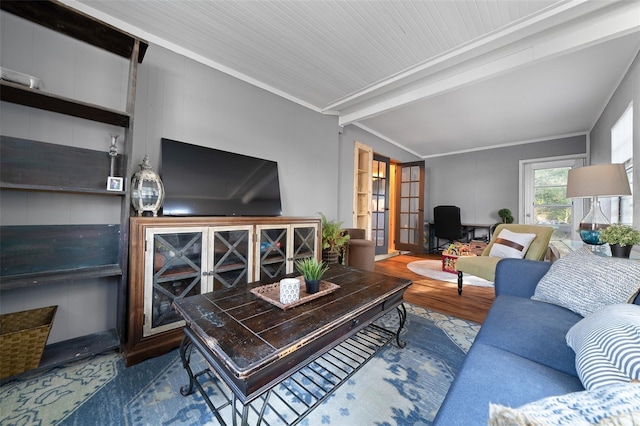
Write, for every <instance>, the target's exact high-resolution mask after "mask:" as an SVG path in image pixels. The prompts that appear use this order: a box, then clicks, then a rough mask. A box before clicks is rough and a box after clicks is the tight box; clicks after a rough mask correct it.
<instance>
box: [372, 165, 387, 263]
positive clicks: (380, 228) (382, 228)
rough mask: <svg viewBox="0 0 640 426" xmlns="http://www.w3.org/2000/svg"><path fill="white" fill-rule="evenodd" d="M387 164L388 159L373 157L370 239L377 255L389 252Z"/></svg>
mask: <svg viewBox="0 0 640 426" xmlns="http://www.w3.org/2000/svg"><path fill="white" fill-rule="evenodd" d="M389 164H390V160H389V158H387V157H383V156H381V155H378V154H374V155H373V167H372V169H371V178H372V186H371V188H372V189H371V203H372V205H371V211H372V220H371V237H372V238H373V242H374V243H375V247H376V254H377V255H378V254H387V253H388V252H389Z"/></svg>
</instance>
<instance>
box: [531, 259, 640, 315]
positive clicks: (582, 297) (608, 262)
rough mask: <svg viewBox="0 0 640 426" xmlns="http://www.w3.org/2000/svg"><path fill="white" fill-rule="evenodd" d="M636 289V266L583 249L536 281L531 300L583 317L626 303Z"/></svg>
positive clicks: (639, 271) (639, 272)
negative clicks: (567, 310)
mask: <svg viewBox="0 0 640 426" xmlns="http://www.w3.org/2000/svg"><path fill="white" fill-rule="evenodd" d="M638 289H640V262H637V261H635V260H629V259H619V258H615V257H604V256H596V255H595V254H593V253H591V251H589V249H587V248H583V249H580V250H576V251H574V252H573V253H569V254H568V255H566V256H565V257H563V258H561V259H558V260H557V261H555V262H554V263H553V264H552V265H551V267H550V268H549V271H547V273H546V274H545V275H544V276H543V277H542V278H541V279H540V282H539V283H538V285H537V286H536V291H535V293H534V295H533V296H532V297H531V299H533V300H539V301H541V302H547V303H552V304H554V305H558V306H562V307H564V308H567V309H569V310H571V311H573V312H575V313H577V314H580V315H582V316H583V317H586V316H587V315H589V314H591V313H593V312H595V311H597V310H600V309H602V308H604V307H605V306H608V305H613V304H616V303H628V302H630V301H632V300H633V298H634V297H635V295H636V294H637V293H638Z"/></svg>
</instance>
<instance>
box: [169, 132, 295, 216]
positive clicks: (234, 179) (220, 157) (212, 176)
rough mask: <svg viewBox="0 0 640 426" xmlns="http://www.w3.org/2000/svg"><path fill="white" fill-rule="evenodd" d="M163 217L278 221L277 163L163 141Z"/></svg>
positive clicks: (280, 207)
mask: <svg viewBox="0 0 640 426" xmlns="http://www.w3.org/2000/svg"><path fill="white" fill-rule="evenodd" d="M161 149H162V154H161V166H160V168H161V169H160V175H161V178H162V183H163V184H164V189H165V199H164V205H163V209H162V214H163V215H165V216H280V215H282V205H281V201H280V181H279V179H278V163H277V162H275V161H269V160H263V159H260V158H255V157H250V156H247V155H242V154H236V153H233V152H227V151H221V150H218V149H214V148H207V147H203V146H198V145H192V144H188V143H185V142H178V141H174V140H171V139H165V138H162V141H161Z"/></svg>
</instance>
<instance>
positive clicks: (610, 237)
mask: <svg viewBox="0 0 640 426" xmlns="http://www.w3.org/2000/svg"><path fill="white" fill-rule="evenodd" d="M600 242H603V243H608V244H609V246H610V247H611V255H612V256H613V257H626V258H628V257H629V255H630V254H631V249H632V248H633V246H634V244H638V243H640V231H638V230H637V229H633V228H632V227H631V226H628V225H621V224H619V223H614V224H613V225H609V227H607V228H605V229H602V230H601V231H600Z"/></svg>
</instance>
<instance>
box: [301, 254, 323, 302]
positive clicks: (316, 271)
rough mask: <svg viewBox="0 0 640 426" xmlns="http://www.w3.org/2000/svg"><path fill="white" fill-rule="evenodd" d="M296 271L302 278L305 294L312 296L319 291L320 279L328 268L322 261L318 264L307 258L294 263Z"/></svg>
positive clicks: (312, 258) (314, 260) (314, 259)
mask: <svg viewBox="0 0 640 426" xmlns="http://www.w3.org/2000/svg"><path fill="white" fill-rule="evenodd" d="M296 269H297V270H298V272H300V273H301V274H302V276H303V277H304V281H305V284H306V289H307V293H308V294H313V293H317V292H318V290H320V278H322V276H323V275H324V273H325V272H327V270H328V269H329V266H328V265H325V264H324V262H323V261H320V262H318V260H316V258H314V257H307V258H306V259H302V260H298V261H297V262H296Z"/></svg>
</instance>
